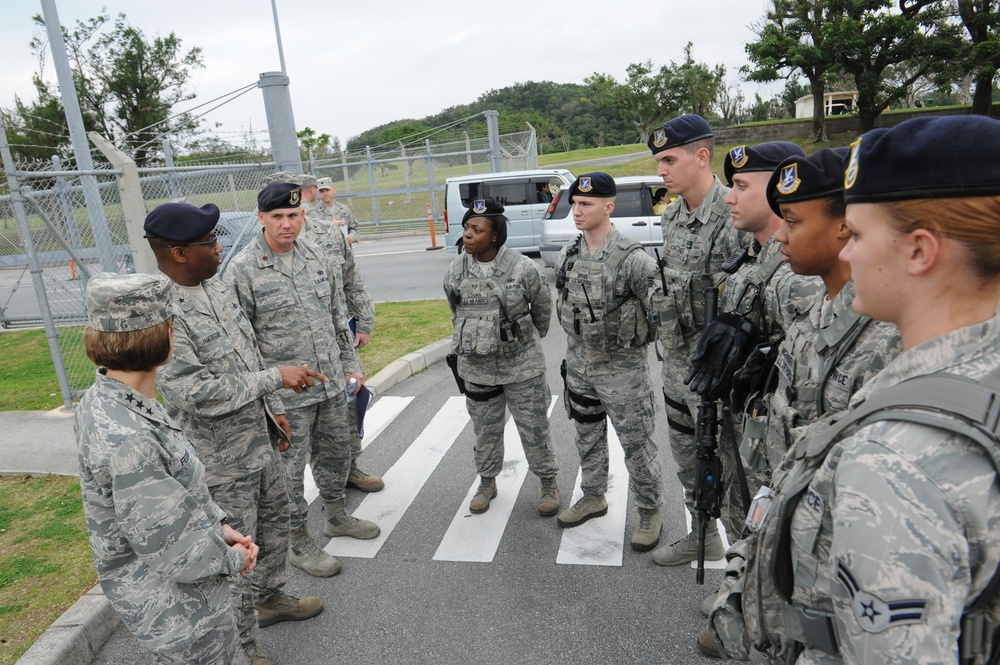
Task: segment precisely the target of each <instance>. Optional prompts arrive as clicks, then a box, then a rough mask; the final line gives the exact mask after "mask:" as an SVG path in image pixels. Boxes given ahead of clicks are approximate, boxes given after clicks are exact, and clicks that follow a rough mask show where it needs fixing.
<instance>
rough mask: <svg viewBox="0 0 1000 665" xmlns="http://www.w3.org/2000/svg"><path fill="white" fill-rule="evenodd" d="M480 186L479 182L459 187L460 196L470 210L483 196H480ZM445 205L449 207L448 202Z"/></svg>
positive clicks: (463, 184) (463, 203)
mask: <svg viewBox="0 0 1000 665" xmlns="http://www.w3.org/2000/svg"><path fill="white" fill-rule="evenodd" d="M480 184H481V183H478V182H470V183H462V184H461V185H459V186H458V194H459V196H460V197H461V198H462V205H463V206H465V207H466V208H468V207H469V206H471V205H472V202H473V201H475V200H476V199H478V198H482V197H481V196H479V186H480ZM445 205H446V206H447V202H446V203H445Z"/></svg>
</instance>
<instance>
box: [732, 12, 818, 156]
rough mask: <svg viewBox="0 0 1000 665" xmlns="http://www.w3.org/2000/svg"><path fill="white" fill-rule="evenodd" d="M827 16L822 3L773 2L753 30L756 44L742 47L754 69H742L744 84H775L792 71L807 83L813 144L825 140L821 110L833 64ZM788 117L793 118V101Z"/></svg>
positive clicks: (752, 43)
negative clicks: (745, 79)
mask: <svg viewBox="0 0 1000 665" xmlns="http://www.w3.org/2000/svg"><path fill="white" fill-rule="evenodd" d="M829 13H830V8H829V7H828V6H826V2H824V0H774V3H773V5H772V8H771V10H770V11H768V13H767V15H766V16H765V17H764V19H763V21H762V23H761V24H759V25H758V26H756V27H755V28H754V31H755V32H756V34H757V41H755V42H750V43H748V44H747V45H746V52H747V56H748V57H749V59H750V62H751V63H753V64H754V65H755V68H754V69H750V68H745V69H744V72H745V73H746V75H747V79H748V80H750V81H760V82H767V81H775V80H777V79H779V78H782V72H784V76H786V77H787V76H791V75H793V74H794V73H795V72H796V71H800V72H802V73H803V74H804V75H805V77H806V78H807V79H808V80H809V89H810V92H811V93H812V96H813V116H812V117H813V126H812V138H813V141H816V142H817V143H818V142H820V141H828V140H829V138H828V137H827V135H826V124H825V118H826V115H825V112H824V106H823V102H824V98H825V96H826V76H827V70H828V68H829V65H830V63H831V62H833V61H834V53H833V48H832V45H830V44H828V43H827V36H828V35H829V32H828V31H827V30H826V29H825V28H826V27H827V25H828V23H829ZM786 89H787V86H786ZM786 104H787V100H786ZM786 108H787V106H786ZM791 115H792V116H794V115H795V108H794V101H793V102H792V109H791Z"/></svg>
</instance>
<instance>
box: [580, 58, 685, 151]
mask: <svg viewBox="0 0 1000 665" xmlns="http://www.w3.org/2000/svg"><path fill="white" fill-rule="evenodd" d="M625 73H626V75H627V78H626V79H625V82H624V83H619V82H618V81H617V80H615V77H614V76H611V75H610V74H600V73H598V72H594V75H593V76H588V77H587V78H585V79H584V83H586V84H587V85H589V86H590V87H591V89H592V90H593V95H594V99H595V100H596V101H597V103H598V104H602V105H604V106H607V107H609V108H613V109H615V110H616V111H618V112H619V113H620V114H621V115H622V117H624V118H627V119H628V120H629V121H630V122H631V123H632V124H633V125H634V126H635V128H636V130H637V131H638V132H639V141H640V142H642V143H645V142H646V140H647V139H648V138H649V133H650V131H652V129H653V128H654V127H656V126H657V125H659V124H661V123H663V121H664V120H666V119H667V117H668V116H669V115H670V114H671V113H675V112H677V111H678V110H680V109H679V107H677V106H676V105H675V104H674V103H673V102H672V101H670V100H669V99H668V96H667V93H668V90H667V85H666V84H667V72H666V71H665V70H664V68H661V69H660V71H659V72H656V73H654V71H653V61H652V60H647V61H646V62H643V63H632V64H631V65H629V66H628V67H626V68H625Z"/></svg>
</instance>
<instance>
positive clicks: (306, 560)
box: [288, 527, 341, 577]
mask: <svg viewBox="0 0 1000 665" xmlns="http://www.w3.org/2000/svg"><path fill="white" fill-rule="evenodd" d="M288 563H290V564H292V565H293V566H295V567H296V568H301V569H302V570H304V571H306V572H307V573H309V574H310V575H312V576H313V577H333V576H334V575H336V574H337V573H339V572H340V570H341V565H340V562H339V561H337V559H336V558H334V557H332V556H330V555H329V554H327V553H326V552H324V551H323V550H321V549H320V548H319V545H317V544H316V543H315V542H313V539H312V538H311V537H310V536H309V534H308V533H306V530H305V528H304V527H303V528H300V529H292V530H291V531H290V532H289V534H288Z"/></svg>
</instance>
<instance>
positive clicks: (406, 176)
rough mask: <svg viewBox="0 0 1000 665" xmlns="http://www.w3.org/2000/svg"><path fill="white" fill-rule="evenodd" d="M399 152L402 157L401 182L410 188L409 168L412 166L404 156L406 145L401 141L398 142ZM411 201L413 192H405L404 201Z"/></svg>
mask: <svg viewBox="0 0 1000 665" xmlns="http://www.w3.org/2000/svg"><path fill="white" fill-rule="evenodd" d="M399 154H400V156H401V157H402V158H403V182H404V183H405V184H406V188H407V189H409V188H410V168H411V167H412V165H411V164H410V160H408V159H407V158H406V146H405V145H403V142H402V141H400V142H399ZM411 201H413V194H411V193H409V192H407V193H406V202H407V203H410V202H411Z"/></svg>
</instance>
